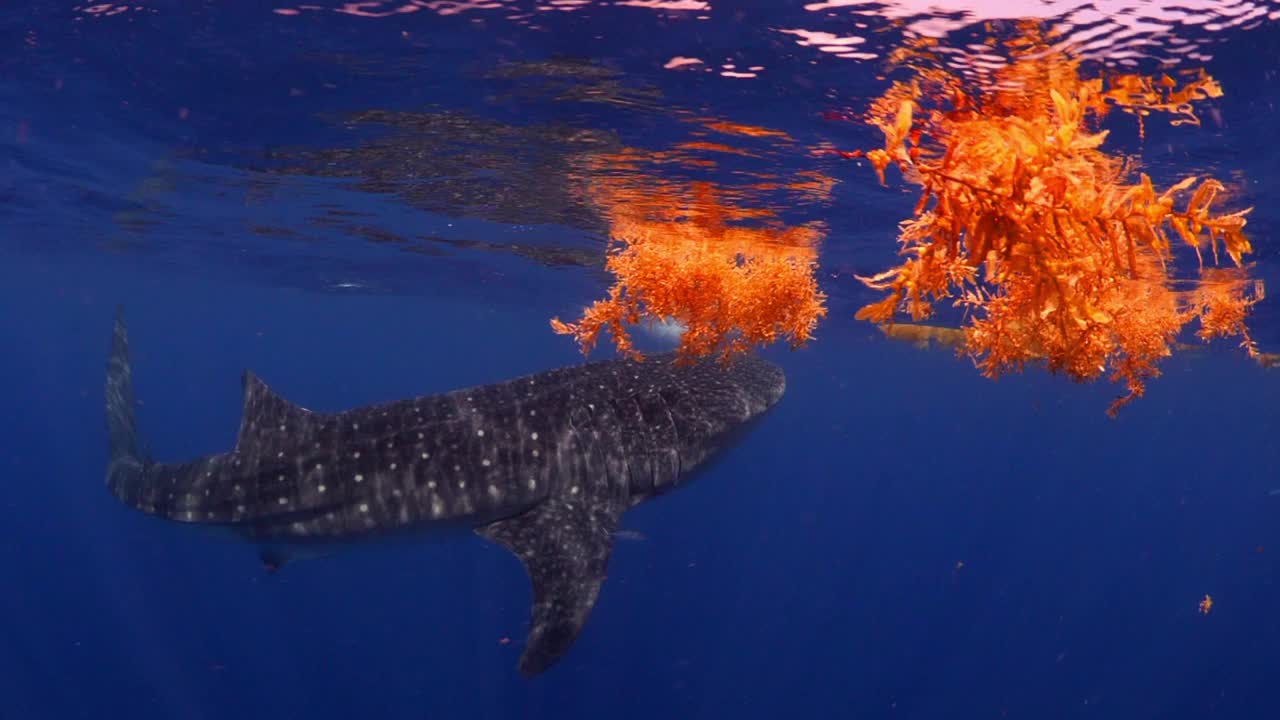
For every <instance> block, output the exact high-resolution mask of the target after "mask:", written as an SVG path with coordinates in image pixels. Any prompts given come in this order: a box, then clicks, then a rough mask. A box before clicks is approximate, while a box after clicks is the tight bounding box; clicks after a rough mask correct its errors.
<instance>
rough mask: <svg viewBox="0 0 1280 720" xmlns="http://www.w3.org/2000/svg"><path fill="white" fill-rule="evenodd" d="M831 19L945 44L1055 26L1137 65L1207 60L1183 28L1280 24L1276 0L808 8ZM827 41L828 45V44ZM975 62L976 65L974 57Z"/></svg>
mask: <svg viewBox="0 0 1280 720" xmlns="http://www.w3.org/2000/svg"><path fill="white" fill-rule="evenodd" d="M804 7H805V9H806V10H809V11H812V12H819V13H822V14H823V15H825V16H827V17H839V14H838V13H835V12H833V11H837V10H841V9H843V10H845V11H847V12H850V13H852V14H854V15H855V16H863V17H874V18H878V19H889V20H893V21H901V22H902V26H903V28H904V30H905V31H906V32H907V33H908V34H909V35H916V36H924V37H934V38H942V37H945V36H947V35H949V34H950V33H952V32H955V31H958V30H962V29H964V28H967V27H971V26H973V25H975V24H977V23H982V22H990V21H1002V20H1021V19H1037V20H1045V21H1049V22H1050V23H1051V24H1052V25H1054V26H1055V29H1057V30H1058V31H1060V32H1061V33H1062V35H1063V41H1062V45H1063V46H1067V47H1070V48H1071V49H1072V50H1073V51H1075V52H1076V53H1078V54H1080V55H1082V56H1084V57H1093V58H1097V59H1102V60H1105V61H1107V62H1116V63H1120V64H1131V63H1134V62H1136V61H1138V60H1140V59H1142V58H1147V57H1158V58H1160V59H1164V60H1170V61H1177V60H1179V59H1180V57H1179V56H1185V57H1187V58H1189V59H1191V60H1197V61H1203V60H1207V59H1209V56H1208V55H1205V54H1203V53H1199V52H1197V51H1196V50H1195V49H1194V47H1195V43H1193V42H1192V41H1190V40H1188V39H1187V38H1182V37H1178V36H1177V35H1176V33H1177V31H1178V30H1179V29H1181V28H1186V27H1195V28H1197V29H1199V30H1203V31H1206V32H1221V31H1223V30H1227V29H1230V28H1237V27H1253V26H1256V25H1258V24H1261V23H1264V22H1267V21H1268V20H1274V19H1276V18H1277V17H1280V3H1278V2H1276V0H1180V1H1179V2H1176V3H1164V2H1154V1H1151V0H823V1H822V2H816V3H810V4H808V5H805V6H804ZM781 32H785V33H788V34H791V35H795V36H797V37H799V38H801V39H800V40H797V44H800V45H804V46H815V47H817V48H818V49H819V50H822V51H824V52H829V53H833V54H837V55H838V56H840V57H850V56H852V55H853V53H846V54H839V53H837V51H836V49H837V47H838V46H840V45H842V44H844V43H843V42H837V40H847V38H837V37H836V36H835V35H832V34H831V33H820V32H816V31H800V30H782V31H781ZM823 39H825V40H826V42H822V41H821V40H823ZM971 59H972V58H971ZM977 62H978V63H981V64H982V65H986V66H989V65H990V64H991V63H993V62H995V63H997V64H998V63H999V62H1003V61H1002V60H1000V59H998V58H996V59H994V60H993V59H992V57H983V58H979V59H977Z"/></svg>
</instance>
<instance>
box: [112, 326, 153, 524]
mask: <svg viewBox="0 0 1280 720" xmlns="http://www.w3.org/2000/svg"><path fill="white" fill-rule="evenodd" d="M106 410H107V438H108V441H109V443H110V445H109V449H110V453H111V460H110V462H109V463H108V464H107V487H108V488H110V490H111V492H112V493H114V494H115V495H116V497H119V498H121V499H125V498H134V497H136V496H137V495H138V493H139V492H140V490H141V489H142V488H143V487H144V485H145V483H146V478H147V468H148V467H150V466H151V459H150V458H149V457H147V456H146V455H145V453H143V452H142V449H141V448H140V447H139V446H138V426H137V422H136V421H135V419H134V416H133V374H132V370H131V369H130V364H129V332H128V329H127V328H126V327H125V324H124V308H120V307H117V308H116V322H115V327H114V328H113V330H112V333H111V354H110V355H109V356H107V384H106Z"/></svg>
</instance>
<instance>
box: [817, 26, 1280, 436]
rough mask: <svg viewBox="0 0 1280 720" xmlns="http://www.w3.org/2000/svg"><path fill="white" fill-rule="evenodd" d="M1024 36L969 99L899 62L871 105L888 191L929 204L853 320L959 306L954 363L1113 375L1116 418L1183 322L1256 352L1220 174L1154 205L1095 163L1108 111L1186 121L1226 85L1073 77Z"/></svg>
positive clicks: (1128, 169) (992, 370) (1254, 293)
mask: <svg viewBox="0 0 1280 720" xmlns="http://www.w3.org/2000/svg"><path fill="white" fill-rule="evenodd" d="M1024 33H1025V34H1024V35H1021V36H1020V37H1019V38H1017V39H1016V40H1014V41H1012V42H1010V43H1009V50H1010V56H1011V58H1010V59H1011V62H1010V63H1009V64H1008V65H1006V66H1004V67H1003V68H1001V69H1000V70H997V71H995V72H994V77H993V78H992V82H989V83H986V84H984V85H983V86H981V87H978V88H972V87H970V86H969V84H967V83H966V82H965V81H964V80H962V79H961V78H959V77H957V76H956V75H954V74H952V73H950V72H949V71H947V70H944V69H941V64H936V65H931V66H926V65H925V64H924V63H920V62H918V61H919V60H921V59H922V58H924V56H925V55H926V54H927V53H926V52H925V51H924V50H922V49H921V48H915V49H914V50H913V51H911V52H907V51H904V52H901V53H899V54H898V56H897V57H896V58H895V60H896V61H897V62H899V63H901V64H902V65H903V66H904V67H907V68H908V69H910V70H911V71H912V77H911V78H910V79H909V80H903V81H898V82H895V83H894V84H893V85H892V86H891V87H890V88H889V89H888V90H887V91H886V92H885V93H884V95H882V96H881V97H880V98H879V99H878V100H877V101H876V102H875V103H874V104H873V105H872V107H871V108H870V110H869V112H868V120H869V122H870V123H872V124H874V125H875V126H877V127H878V128H879V129H880V130H881V131H882V132H883V134H884V137H885V143H884V146H883V148H876V149H874V150H871V151H869V152H866V153H865V155H864V156H865V157H866V158H867V159H868V160H869V161H870V163H871V164H872V166H873V167H874V169H875V170H876V172H877V174H878V175H879V177H880V180H881V182H882V183H883V182H885V177H884V174H885V171H886V169H887V168H888V167H889V166H890V165H894V166H896V167H898V168H899V169H900V170H901V171H902V173H903V177H904V178H905V179H906V180H907V181H908V182H910V183H913V184H917V185H920V186H921V187H922V188H923V191H922V193H921V196H920V199H919V202H918V203H917V204H916V207H915V210H914V213H913V216H912V218H910V219H909V220H907V221H906V222H904V223H903V224H902V230H901V234H900V237H899V242H900V244H901V246H902V248H901V254H902V255H905V256H906V257H907V259H906V260H905V261H904V262H903V263H902V264H900V265H898V266H896V267H894V268H891V269H890V270H887V271H885V272H882V273H880V274H878V275H875V276H873V277H861V278H859V279H860V280H862V281H863V282H864V283H865V284H867V285H868V286H870V287H872V288H876V289H880V290H887V291H888V295H887V296H886V297H885V298H884V299H883V300H881V301H879V302H876V303H872V304H870V305H867V306H865V307H863V308H862V309H861V310H859V311H858V313H857V317H858V318H859V319H865V320H869V321H871V322H874V323H877V324H880V325H892V324H893V323H894V321H895V319H896V317H897V316H898V314H899V313H901V312H905V313H906V314H907V315H909V316H910V317H911V318H912V319H913V320H915V321H920V320H924V319H926V318H929V317H931V316H932V314H933V303H935V302H937V301H939V300H942V299H946V298H954V303H955V304H956V305H958V306H960V307H963V308H964V309H966V311H967V313H968V318H969V322H968V324H967V326H966V327H965V341H964V344H963V352H965V353H967V354H968V355H970V356H971V357H972V358H973V359H974V361H975V362H976V363H977V364H978V366H979V367H980V368H981V369H982V371H983V374H985V375H986V376H988V377H992V378H995V377H998V376H999V375H1001V374H1002V373H1004V372H1008V371H1016V370H1021V369H1022V368H1023V366H1024V365H1025V363H1026V362H1028V361H1030V360H1043V361H1045V362H1046V363H1047V364H1048V366H1049V368H1050V369H1051V370H1052V371H1054V372H1063V373H1065V374H1066V375H1068V376H1069V377H1071V378H1073V379H1075V380H1078V381H1088V380H1093V379H1096V378H1097V377H1099V376H1100V375H1102V374H1103V373H1105V372H1106V371H1107V370H1108V369H1110V371H1111V378H1112V379H1113V380H1115V381H1118V382H1123V383H1124V384H1125V386H1126V394H1124V395H1123V396H1121V397H1119V398H1118V399H1117V400H1116V401H1115V402H1114V403H1113V404H1112V405H1111V407H1110V408H1109V410H1108V412H1109V413H1110V414H1112V415H1113V416H1114V414H1115V413H1116V412H1117V411H1118V409H1119V408H1120V407H1121V406H1123V405H1124V404H1125V403H1127V402H1129V401H1131V400H1133V399H1134V398H1137V397H1140V396H1141V395H1142V394H1143V392H1144V391H1145V387H1146V381H1147V380H1148V379H1150V378H1153V377H1156V376H1158V375H1159V371H1158V369H1157V368H1156V364H1157V363H1158V362H1159V361H1160V360H1161V359H1163V358H1164V357H1167V356H1169V355H1170V354H1171V345H1172V344H1173V343H1174V342H1175V340H1176V337H1177V335H1178V334H1179V332H1180V331H1181V330H1182V329H1183V328H1184V327H1185V326H1186V325H1187V324H1188V323H1190V322H1192V321H1193V320H1198V321H1199V325H1200V331H1199V333H1198V334H1199V336H1200V337H1201V338H1202V339H1205V340H1208V339H1212V338H1216V337H1224V336H1235V337H1239V338H1240V339H1241V343H1242V345H1243V346H1244V347H1245V348H1246V349H1247V350H1248V351H1249V352H1250V353H1251V354H1256V353H1257V350H1256V348H1255V347H1254V345H1253V342H1252V340H1251V338H1250V337H1249V334H1248V331H1247V328H1246V326H1245V323H1244V320H1245V316H1246V315H1247V313H1248V310H1249V308H1250V306H1251V305H1252V304H1253V303H1255V302H1257V301H1258V300H1259V299H1261V297H1262V286H1261V283H1256V282H1250V281H1249V279H1248V277H1247V275H1246V273H1245V271H1244V262H1243V256H1244V255H1246V254H1247V253H1249V252H1250V251H1251V246H1250V244H1249V241H1248V239H1247V238H1246V237H1245V235H1244V232H1243V229H1244V226H1245V215H1246V214H1247V213H1248V210H1243V211H1239V212H1234V213H1226V214H1215V213H1213V211H1212V205H1213V203H1214V200H1215V199H1216V198H1217V195H1218V194H1219V193H1221V191H1222V190H1223V189H1224V188H1223V185H1222V184H1221V183H1219V182H1218V181H1216V180H1214V179H1212V178H1207V179H1203V180H1200V179H1199V178H1196V177H1188V178H1186V179H1184V180H1182V181H1181V182H1179V183H1177V184H1175V185H1173V186H1172V187H1170V188H1168V189H1167V190H1165V191H1163V192H1157V190H1156V188H1155V186H1154V185H1153V184H1152V182H1151V179H1150V178H1149V177H1147V175H1145V174H1139V175H1138V178H1137V181H1136V182H1134V181H1132V179H1131V176H1132V175H1133V164H1132V162H1131V161H1128V160H1126V159H1124V158H1118V157H1115V156H1112V155H1109V154H1107V153H1105V152H1103V151H1102V150H1101V149H1100V148H1101V146H1102V144H1103V142H1104V141H1105V140H1106V137H1107V131H1105V130H1104V131H1100V132H1099V131H1096V130H1095V128H1094V127H1093V126H1094V125H1096V124H1097V122H1098V121H1099V120H1100V119H1101V118H1102V117H1104V116H1105V115H1106V114H1107V112H1108V110H1109V109H1110V108H1111V107H1113V106H1117V107H1120V108H1122V109H1125V110H1128V111H1131V112H1133V113H1135V114H1137V115H1138V116H1139V117H1142V116H1143V115H1145V114H1147V113H1149V112H1151V111H1155V110H1160V111H1166V112H1170V113H1173V114H1174V115H1175V118H1176V119H1177V120H1178V121H1180V122H1194V121H1195V115H1194V113H1193V112H1192V111H1191V103H1192V101H1194V100H1196V99H1199V98H1201V97H1216V96H1217V95H1220V94H1221V90H1220V88H1219V87H1218V86H1217V84H1216V83H1215V82H1214V81H1213V80H1212V78H1209V77H1208V76H1207V75H1205V74H1204V73H1203V72H1202V71H1201V72H1199V73H1197V74H1195V75H1193V76H1191V78H1190V80H1189V81H1188V82H1187V84H1186V85H1184V86H1182V87H1179V86H1178V85H1177V83H1176V81H1174V80H1173V79H1172V78H1170V77H1169V76H1168V75H1163V76H1161V77H1160V78H1157V79H1151V78H1144V77H1141V76H1136V75H1120V76H1113V77H1111V78H1094V79H1083V78H1082V77H1081V76H1080V72H1079V62H1078V61H1077V60H1075V59H1073V58H1070V57H1068V56H1066V55H1064V54H1063V53H1061V52H1059V51H1055V50H1053V49H1052V48H1050V47H1049V46H1048V45H1047V44H1046V43H1045V41H1044V39H1043V38H1042V37H1040V36H1039V35H1038V34H1037V33H1036V31H1035V29H1034V28H1031V27H1024ZM842 154H844V155H845V156H856V155H858V154H861V153H857V152H856V151H855V152H853V153H842ZM1185 195H1189V198H1188V199H1186V200H1185V201H1182V200H1181V198H1182V197H1184V196H1185ZM1175 239H1177V240H1179V241H1181V243H1182V244H1183V245H1186V246H1189V247H1190V248H1191V249H1192V250H1193V251H1194V253H1195V255H1196V257H1197V258H1198V259H1199V261H1200V263H1199V268H1200V269H1199V274H1198V276H1197V277H1194V278H1188V279H1178V278H1175V277H1174V275H1173V271H1174V270H1173V266H1174V262H1175V260H1176V258H1175V253H1174V249H1173V248H1174V243H1173V241H1174V240H1175ZM1205 249H1208V250H1209V254H1211V256H1212V258H1213V260H1214V261H1215V262H1217V261H1218V260H1219V250H1220V249H1221V251H1222V252H1225V254H1226V255H1227V256H1228V257H1229V258H1230V259H1231V260H1232V262H1233V263H1234V265H1235V267H1234V268H1230V269H1219V268H1205V267H1204V255H1205V253H1204V250H1205ZM1179 287H1182V288H1183V289H1178V288H1179Z"/></svg>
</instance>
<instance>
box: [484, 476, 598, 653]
mask: <svg viewBox="0 0 1280 720" xmlns="http://www.w3.org/2000/svg"><path fill="white" fill-rule="evenodd" d="M622 510H623V507H622V504H621V503H617V502H612V501H604V500H589V499H587V498H583V499H581V500H578V501H566V500H559V499H553V500H548V501H547V502H545V503H543V504H541V505H538V506H536V507H534V508H533V509H531V510H528V511H526V512H524V513H523V514H521V515H517V516H515V517H511V518H507V519H505V520H500V521H498V522H495V523H492V524H490V525H485V526H483V527H480V528H477V529H476V532H477V533H479V534H480V535H481V536H482V537H485V538H487V539H489V540H492V541H493V542H496V543H498V544H499V545H502V546H503V547H505V548H507V549H508V550H510V551H511V552H513V553H515V555H516V557H518V558H520V561H521V562H523V563H524V568H525V570H526V571H527V572H528V573H529V580H530V581H531V582H532V583H533V611H532V617H531V623H532V626H531V627H530V628H529V637H528V639H527V641H526V642H525V648H524V654H523V655H521V656H520V665H519V668H520V673H521V674H522V675H524V676H525V677H532V676H534V675H537V674H538V673H541V672H542V671H544V670H546V669H547V668H549V667H551V666H552V665H554V664H555V663H556V661H557V660H559V659H560V657H561V656H562V655H564V654H565V652H567V651H568V649H569V647H570V646H571V645H573V642H574V640H576V639H577V637H578V632H579V631H581V630H582V626H583V624H584V623H586V621H587V616H588V615H589V614H590V613H591V608H592V607H593V606H594V605H595V602H596V596H597V595H599V594H600V584H601V583H603V582H604V578H605V569H606V567H607V566H608V564H609V553H610V551H611V550H612V549H613V532H614V531H615V530H616V529H617V527H618V518H619V517H620V516H621V515H622Z"/></svg>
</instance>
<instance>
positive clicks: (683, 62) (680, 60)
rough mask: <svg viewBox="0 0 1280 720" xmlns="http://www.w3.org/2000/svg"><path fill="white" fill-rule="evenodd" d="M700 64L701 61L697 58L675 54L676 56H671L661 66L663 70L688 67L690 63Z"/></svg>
mask: <svg viewBox="0 0 1280 720" xmlns="http://www.w3.org/2000/svg"><path fill="white" fill-rule="evenodd" d="M702 64H703V62H702V61H701V60H699V59H698V58H692V57H680V56H678V55H677V56H676V57H673V58H671V59H670V60H668V61H667V62H666V64H664V65H663V66H662V67H663V69H665V70H676V69H678V68H682V67H688V66H690V65H702Z"/></svg>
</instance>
